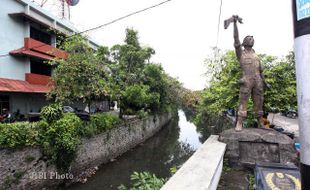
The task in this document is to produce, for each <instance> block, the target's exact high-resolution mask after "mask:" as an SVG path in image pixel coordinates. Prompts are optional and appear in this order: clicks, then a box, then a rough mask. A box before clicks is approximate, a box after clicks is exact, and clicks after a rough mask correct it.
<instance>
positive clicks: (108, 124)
mask: <svg viewBox="0 0 310 190" xmlns="http://www.w3.org/2000/svg"><path fill="white" fill-rule="evenodd" d="M120 123H121V120H120V119H119V118H118V117H117V116H115V115H112V114H110V113H97V114H94V115H92V116H91V118H90V125H91V126H93V128H97V130H98V132H101V131H106V130H108V129H111V128H113V127H115V126H116V125H118V124H120Z"/></svg>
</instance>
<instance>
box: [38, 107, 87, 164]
mask: <svg viewBox="0 0 310 190" xmlns="http://www.w3.org/2000/svg"><path fill="white" fill-rule="evenodd" d="M81 125H82V121H81V120H80V118H78V117H77V116H76V115H75V114H74V113H65V114H64V116H63V117H62V118H61V119H59V120H57V121H55V122H54V123H51V124H45V125H43V126H44V128H45V129H44V130H46V133H45V134H44V137H43V139H42V140H43V147H44V152H45V154H47V155H49V156H50V157H51V158H52V160H53V161H54V162H55V163H56V165H57V166H58V168H59V169H62V170H67V169H68V168H69V166H70V164H71V162H72V161H73V160H74V158H75V153H76V151H77V146H78V144H79V142H80V140H79V136H78V133H77V129H78V128H79V127H80V126H81Z"/></svg>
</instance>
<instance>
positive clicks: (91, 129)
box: [77, 121, 98, 138]
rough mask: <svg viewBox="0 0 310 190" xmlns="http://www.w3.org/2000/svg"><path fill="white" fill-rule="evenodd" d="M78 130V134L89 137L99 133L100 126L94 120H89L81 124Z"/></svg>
mask: <svg viewBox="0 0 310 190" xmlns="http://www.w3.org/2000/svg"><path fill="white" fill-rule="evenodd" d="M77 132H78V134H79V135H80V136H81V137H88V138H90V137H92V136H94V135H96V134H98V128H97V126H96V125H94V124H93V123H92V122H90V121H87V122H84V123H83V125H81V126H80V127H79V128H78V129H77Z"/></svg>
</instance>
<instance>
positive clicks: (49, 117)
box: [40, 103, 63, 123]
mask: <svg viewBox="0 0 310 190" xmlns="http://www.w3.org/2000/svg"><path fill="white" fill-rule="evenodd" d="M40 115H41V118H42V119H43V120H45V121H47V122H48V123H52V122H53V121H56V120H58V119H60V118H61V117H62V115H63V106H62V104H59V103H53V104H50V105H47V106H45V107H43V108H42V110H41V113H40Z"/></svg>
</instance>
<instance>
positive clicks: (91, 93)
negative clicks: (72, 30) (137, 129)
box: [49, 35, 108, 102]
mask: <svg viewBox="0 0 310 190" xmlns="http://www.w3.org/2000/svg"><path fill="white" fill-rule="evenodd" d="M61 48H62V49H63V50H64V51H66V52H68V53H69V56H68V58H67V59H61V58H56V59H55V60H53V61H52V62H50V64H52V65H56V68H55V69H54V72H53V75H52V79H53V84H52V86H53V88H52V91H51V92H50V93H49V97H50V98H53V99H55V100H56V101H57V102H74V101H83V102H89V101H91V100H93V99H96V98H99V97H101V96H104V95H107V93H108V85H107V81H106V78H105V76H106V70H105V66H104V65H103V64H102V63H101V60H99V59H98V57H97V56H96V54H95V52H94V50H93V49H92V48H91V47H90V46H89V45H88V41H87V40H86V39H85V37H82V36H78V35H77V36H73V37H70V38H67V39H66V40H65V41H64V43H63V45H62V47H61Z"/></svg>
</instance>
